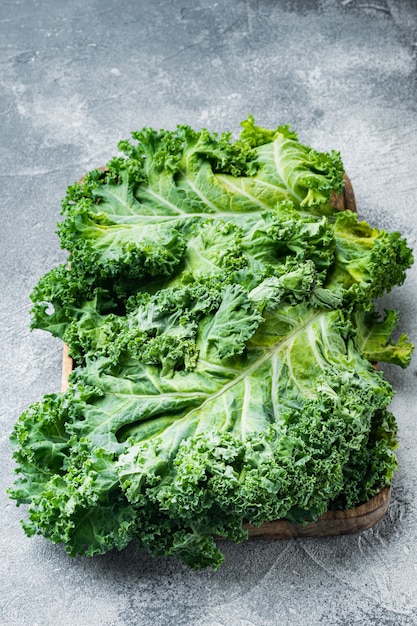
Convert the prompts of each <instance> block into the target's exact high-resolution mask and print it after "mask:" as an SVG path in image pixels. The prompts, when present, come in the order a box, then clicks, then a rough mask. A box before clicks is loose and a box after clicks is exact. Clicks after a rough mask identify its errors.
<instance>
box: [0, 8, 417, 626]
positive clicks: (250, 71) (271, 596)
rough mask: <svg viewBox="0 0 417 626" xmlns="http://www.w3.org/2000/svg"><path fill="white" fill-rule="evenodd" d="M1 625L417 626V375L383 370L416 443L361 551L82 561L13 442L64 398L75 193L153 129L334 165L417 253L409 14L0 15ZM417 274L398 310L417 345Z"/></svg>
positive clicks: (325, 542)
mask: <svg viewBox="0 0 417 626" xmlns="http://www.w3.org/2000/svg"><path fill="white" fill-rule="evenodd" d="M0 50H1V58H0V115H1V124H0V129H1V130H0V133H1V141H0V177H1V185H2V187H1V191H2V193H1V197H0V211H1V213H0V214H1V230H0V237H1V247H0V255H1V260H0V266H1V268H2V269H1V274H0V280H1V296H2V297H1V305H0V322H1V326H0V333H1V377H0V412H1V419H0V446H1V452H0V454H1V457H0V458H1V471H0V487H1V489H0V520H1V532H0V586H1V593H0V623H1V624H2V625H5V626H6V625H7V626H8V625H12V624H13V625H19V626H20V625H22V626H23V625H26V624H27V625H30V626H35V625H37V624H39V625H40V624H42V625H43V626H48V625H55V624H58V623H59V624H63V625H64V626H66V625H68V626H72V625H74V626H78V625H79V626H96V625H97V626H110V625H111V626H130V625H142V624H145V625H147V624H150V625H153V626H170V625H172V624H175V625H177V626H183V625H184V626H185V625H187V626H191V625H196V626H255V625H256V626H272V625H278V624H279V625H281V624H282V625H285V626H286V625H289V626H290V625H291V626H292V625H294V626H304V625H309V626H310V625H315V624H332V625H333V624H334V625H340V626H345V625H354V624H358V625H361V626H368V625H369V626H373V625H374V624H378V625H383V626H388V625H392V626H397V625H399V626H403V625H404V626H405V625H407V626H409V625H412V624H417V500H416V491H415V484H416V479H415V477H416V473H417V452H416V451H417V434H416V433H417V429H416V426H415V425H416V413H417V409H416V406H417V393H416V382H417V378H416V376H417V365H416V360H415V359H414V360H413V362H412V364H411V366H410V367H409V369H408V370H406V371H405V372H403V371H402V370H399V369H397V368H395V367H385V368H384V371H385V373H386V376H387V377H388V378H389V380H390V381H391V382H392V383H393V385H394V386H395V388H396V389H397V395H396V397H395V399H394V402H393V405H392V410H393V411H394V413H395V414H396V416H397V420H398V423H399V431H400V440H401V443H400V447H399V451H398V458H399V464H400V469H399V471H398V473H397V475H396V477H395V483H394V490H393V497H392V502H391V505H390V508H389V511H388V514H387V516H386V517H385V518H384V520H383V521H382V522H381V523H380V524H379V525H378V526H377V527H376V528H374V529H372V530H370V531H367V532H365V533H363V534H362V535H360V536H352V537H340V538H332V539H303V540H291V541H277V542H263V541H252V542H248V543H246V544H243V545H239V546H235V545H226V546H225V548H224V549H225V552H226V563H225V564H224V566H223V567H222V568H221V569H220V570H219V571H218V572H216V573H213V572H211V571H203V572H192V571H189V570H188V569H186V568H185V567H184V566H183V565H181V564H179V563H177V562H176V561H174V560H171V559H163V558H159V559H151V558H150V557H148V556H147V555H146V554H144V553H143V552H141V551H139V550H138V549H137V548H135V546H131V547H130V548H128V549H127V550H125V551H124V552H123V553H112V554H108V555H106V556H103V557H100V558H95V559H90V560H88V559H79V560H71V559H70V558H69V557H67V556H66V555H65V554H64V553H63V551H62V549H61V548H60V547H58V546H54V545H52V544H50V543H48V542H46V541H45V540H43V539H42V538H33V539H28V538H26V537H25V536H24V534H23V531H22V530H21V528H20V525H19V519H20V517H22V515H24V511H22V510H19V509H16V508H15V506H14V504H13V503H12V502H10V501H8V499H7V496H6V494H5V490H6V488H7V486H9V485H10V484H11V483H12V481H13V463H12V460H11V458H10V450H9V446H8V437H9V433H10V430H11V428H12V426H13V424H14V422H15V420H16V419H17V417H18V416H19V414H20V413H21V412H22V410H24V409H25V408H26V407H27V406H28V404H30V403H32V402H34V401H36V400H37V399H39V398H40V397H41V395H42V394H43V393H46V392H49V391H55V390H57V389H58V388H59V385H60V366H61V346H60V345H59V342H57V341H55V340H54V339H52V338H50V337H49V336H48V335H46V334H44V333H41V332H36V331H35V332H33V333H30V332H29V309H30V301H29V293H30V291H31V289H32V287H33V286H34V284H35V282H36V281H37V279H38V278H39V277H40V276H41V275H42V274H44V273H45V272H46V271H47V270H49V269H50V268H51V267H52V266H53V265H55V264H56V263H57V262H58V261H61V260H63V259H64V253H63V252H62V251H61V250H60V249H59V243H58V239H57V237H56V235H55V225H56V222H57V220H58V218H59V211H60V199H61V198H62V196H63V194H64V192H65V189H66V187H67V185H68V184H70V183H72V182H73V181H74V180H76V179H77V178H79V177H80V176H81V175H82V174H83V173H84V172H85V171H86V170H88V169H92V168H93V167H96V166H98V165H101V164H103V163H105V162H106V161H107V160H108V158H109V157H110V156H112V155H113V154H114V153H115V152H116V150H117V148H116V146H117V142H118V140H119V139H121V138H125V137H128V136H129V133H130V131H131V130H133V129H136V128H141V127H142V126H155V127H158V128H159V127H164V128H173V127H175V125H176V124H177V123H189V124H190V125H192V126H194V127H196V128H199V127H201V126H205V127H207V128H209V129H210V130H218V131H222V130H225V129H232V130H234V131H236V132H238V130H239V122H240V121H241V120H242V119H244V118H245V117H246V116H247V114H248V113H252V114H253V115H254V116H255V118H256V120H257V122H258V123H260V124H262V125H265V126H271V127H272V126H276V125H277V124H278V123H290V124H291V125H292V126H293V127H294V128H295V129H296V130H297V131H298V133H299V136H300V139H301V140H302V141H305V142H306V143H310V144H312V145H314V146H315V147H317V148H322V149H332V148H335V149H338V150H340V151H341V153H342V157H343V160H344V163H345V166H346V170H347V172H348V173H349V176H350V178H351V180H352V182H353V186H354V189H355V192H356V199H357V204H358V210H359V213H360V215H361V216H362V217H364V218H365V219H367V220H368V221H370V222H371V223H373V224H375V225H376V226H378V227H382V228H387V229H390V230H401V231H402V232H403V233H404V234H406V235H407V236H408V239H409V243H410V245H411V246H413V247H415V243H416V233H417V226H416V219H415V215H416V201H417V191H416V190H417V183H416V165H417V86H416V54H417V3H416V2H415V1H413V0H376V1H375V2H366V1H365V0H362V1H360V0H322V1H317V2H314V1H309V0H294V1H292V2H291V1H286V2H284V1H283V2H271V1H269V0H219V1H218V2H202V1H199V0H197V1H194V0H184V1H180V0H165V1H163V2H162V1H161V2H158V1H154V0H137V1H133V0H118V1H116V0H85V1H83V2H82V1H81V0H68V1H67V2H57V1H55V0H39V1H35V2H33V1H30V0H21V1H18V0H2V3H1V7H0ZM416 273H417V268H414V269H412V270H411V271H410V272H409V275H408V279H407V281H406V284H405V285H404V286H403V287H402V288H400V289H397V290H396V291H395V292H394V293H392V294H390V295H389V296H387V297H386V298H385V299H384V301H383V302H382V304H381V305H382V306H385V307H395V308H398V309H399V310H400V312H401V330H402V331H404V332H407V333H408V334H410V335H411V337H412V338H413V339H414V341H416V340H417V315H416V306H417V305H416V302H417V281H416V278H417V276H416Z"/></svg>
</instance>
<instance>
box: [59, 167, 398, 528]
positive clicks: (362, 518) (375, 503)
mask: <svg viewBox="0 0 417 626" xmlns="http://www.w3.org/2000/svg"><path fill="white" fill-rule="evenodd" d="M344 178H345V185H344V187H343V191H342V193H341V194H340V195H336V194H334V195H333V196H332V198H331V204H332V205H333V206H334V207H336V208H338V209H340V210H341V211H344V210H350V211H356V202H355V196H354V193H353V188H352V185H351V182H350V180H349V178H348V176H346V175H345V177H344ZM73 368H74V363H73V360H72V358H71V357H70V356H69V355H68V347H67V346H64V351H63V358H62V391H66V389H68V377H69V375H70V373H71V371H72V370H73ZM390 497H391V487H385V489H383V490H382V491H380V492H379V493H378V494H377V495H376V496H374V497H373V498H371V500H369V501H368V502H365V503H364V504H361V505H360V506H357V507H356V508H354V509H350V510H348V511H327V512H326V513H325V514H324V515H322V516H321V517H320V518H319V519H318V520H317V521H315V522H310V523H308V524H295V523H292V522H289V521H287V520H275V521H271V522H265V523H263V524H261V525H260V526H258V527H256V526H253V524H244V528H245V529H246V530H247V531H248V535H249V537H250V538H258V539H259V538H262V539H289V538H291V537H325V536H335V535H350V534H354V533H359V532H362V531H364V530H367V529H368V528H371V527H372V526H374V525H375V524H376V523H377V522H379V521H380V520H381V519H382V518H383V516H384V515H385V513H386V511H387V509H388V506H389V502H390Z"/></svg>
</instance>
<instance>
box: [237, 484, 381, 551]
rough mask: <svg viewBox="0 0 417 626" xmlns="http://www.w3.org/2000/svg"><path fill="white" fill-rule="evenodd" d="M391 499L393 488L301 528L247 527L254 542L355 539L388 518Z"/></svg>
mask: <svg viewBox="0 0 417 626" xmlns="http://www.w3.org/2000/svg"><path fill="white" fill-rule="evenodd" d="M390 499H391V487H390V486H389V487H384V488H383V489H382V490H381V491H380V492H379V493H377V494H376V495H375V496H374V497H373V498H371V499H370V500H368V502H365V503H364V504H361V505H359V506H357V507H355V508H354V509H349V510H347V511H341V510H336V511H326V513H325V514H324V515H322V516H321V517H320V518H319V519H318V520H317V521H315V522H310V523H308V524H297V523H294V522H289V521H288V520H275V521H271V522H264V523H263V524H261V525H260V526H254V525H253V524H244V528H245V530H247V531H248V536H249V538H251V539H291V538H294V537H331V536H339V535H353V534H356V533H360V532H363V531H364V530H368V529H369V528H372V527H373V526H375V524H377V523H378V522H379V521H380V520H381V519H382V518H383V517H384V515H385V513H386V512H387V510H388V506H389V503H390Z"/></svg>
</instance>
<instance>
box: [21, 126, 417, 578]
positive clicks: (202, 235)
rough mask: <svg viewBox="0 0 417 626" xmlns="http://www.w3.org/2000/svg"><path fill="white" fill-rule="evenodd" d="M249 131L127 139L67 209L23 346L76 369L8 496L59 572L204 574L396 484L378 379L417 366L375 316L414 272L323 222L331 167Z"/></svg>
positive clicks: (392, 429)
mask: <svg viewBox="0 0 417 626" xmlns="http://www.w3.org/2000/svg"><path fill="white" fill-rule="evenodd" d="M242 126H243V130H242V132H241V135H240V137H239V139H238V140H236V141H232V139H231V135H230V134H227V133H226V134H223V135H220V136H218V135H216V134H213V133H209V132H208V131H206V130H202V131H200V132H195V131H193V130H192V129H191V128H189V127H186V126H180V127H178V128H177V129H176V130H175V131H159V132H157V131H154V130H152V129H144V130H142V131H140V132H135V133H133V134H132V135H133V139H134V140H135V143H134V144H133V143H132V144H131V143H129V142H127V141H123V142H121V143H120V148H121V150H122V151H123V152H124V153H125V156H124V157H115V158H113V159H112V160H111V161H110V162H109V163H108V166H107V168H106V170H105V171H100V170H94V171H93V172H90V173H89V174H88V175H87V176H86V177H85V179H84V180H83V182H81V183H76V184H74V185H73V186H71V187H69V189H68V191H67V195H66V197H65V199H64V201H63V221H62V222H61V224H60V225H59V229H58V232H59V236H60V238H61V243H62V246H63V248H66V249H67V250H68V251H69V253H70V264H69V265H61V266H59V267H57V268H54V269H52V270H51V271H50V272H49V273H48V274H47V275H46V276H44V277H43V278H42V279H41V280H40V281H39V283H38V285H37V286H36V287H35V289H34V291H33V294H32V300H33V303H34V306H33V319H32V326H33V327H34V328H42V329H45V330H48V331H49V332H51V333H52V334H54V335H55V336H57V337H60V338H61V339H62V340H63V341H65V342H66V343H67V344H68V345H69V350H70V353H71V355H72V356H73V357H74V359H75V361H76V364H77V367H76V368H75V370H74V372H73V373H72V375H71V378H70V386H69V389H68V390H67V391H66V392H62V393H56V394H50V395H47V396H45V397H44V398H43V400H41V401H40V402H38V403H36V404H34V405H33V406H31V407H29V408H28V409H27V410H26V411H25V412H24V414H23V415H22V416H21V418H20V419H19V421H18V422H17V424H16V426H15V428H14V430H13V433H12V436H11V441H12V446H13V450H14V458H15V460H16V462H17V465H18V468H17V472H18V473H19V477H18V479H17V480H16V483H15V485H14V487H13V488H12V489H11V490H10V494H11V496H12V497H13V498H14V499H15V500H16V501H17V503H18V504H21V503H25V504H27V505H28V519H27V520H26V521H25V522H23V524H24V528H25V531H26V532H27V534H28V535H32V534H36V533H38V534H42V535H44V536H45V537H48V538H50V539H51V540H52V541H54V542H60V543H63V544H64V545H65V547H66V550H67V551H68V553H69V554H71V555H74V556H75V555H78V554H86V555H94V554H100V553H104V552H106V551H107V550H110V549H112V548H117V549H122V548H124V547H125V546H126V545H127V544H128V543H129V542H131V541H136V542H138V543H139V544H140V545H141V546H143V547H144V548H146V549H148V550H149V552H150V553H151V554H154V555H162V554H164V555H174V556H177V557H179V558H181V559H182V560H183V561H184V562H185V563H187V564H188V565H190V566H191V567H193V568H199V567H206V566H211V567H213V568H216V567H218V566H219V565H220V564H221V562H222V559H223V556H222V554H221V552H220V550H219V548H218V546H217V545H216V541H215V536H221V537H225V538H228V539H231V540H233V541H241V540H243V539H244V538H245V537H246V533H245V531H244V530H243V529H242V522H243V521H250V522H252V523H253V524H261V523H263V522H264V521H268V520H273V519H277V518H286V519H289V520H291V521H297V522H308V521H311V520H315V519H317V517H319V516H320V515H321V514H322V513H324V511H326V510H327V509H329V508H336V507H342V508H350V507H354V506H356V505H357V504H359V503H361V502H364V501H366V500H367V499H369V498H370V497H371V496H372V495H374V494H375V493H377V492H378V491H379V490H380V489H381V488H382V487H384V486H385V485H388V484H390V482H391V479H392V475H393V472H394V471H395V469H396V458H395V454H394V452H393V450H394V449H395V447H396V424H395V420H394V418H393V416H392V415H391V413H389V411H388V406H389V403H390V401H391V399H392V396H393V390H392V388H391V386H390V385H389V383H388V382H387V381H386V380H384V378H383V375H382V373H381V372H380V371H377V370H376V369H375V367H374V365H373V362H374V361H387V362H391V363H397V364H399V365H400V366H402V367H406V366H407V365H408V364H409V361H410V358H411V353H412V349H413V346H412V344H411V343H410V342H409V341H408V339H407V337H406V336H405V335H401V336H400V338H399V339H398V341H396V342H395V341H394V340H393V339H392V335H393V333H394V331H395V328H396V326H397V323H398V315H397V313H396V312H393V311H388V312H387V313H386V316H385V318H383V319H382V320H381V319H380V317H379V314H377V313H376V311H375V307H374V300H375V299H376V298H378V297H379V296H381V295H382V294H383V293H385V292H386V291H388V290H389V289H391V288H392V287H393V286H394V285H400V284H401V283H402V282H403V280H404V278H405V272H406V270H407V268H408V267H409V266H410V265H411V263H412V262H413V258H412V254H411V251H410V249H409V248H408V247H407V245H406V242H405V240H404V239H403V238H402V237H401V236H400V235H399V234H398V233H387V232H385V231H383V230H378V229H376V228H372V227H371V226H369V225H368V224H367V223H365V222H360V221H359V220H358V217H357V215H356V214H355V213H352V212H350V211H345V212H340V211H338V210H337V209H335V208H334V207H333V206H332V198H333V197H334V194H338V193H340V192H341V190H342V187H343V176H344V171H343V165H342V162H341V159H340V155H339V154H338V153H336V152H331V153H320V152H318V151H316V150H314V149H312V148H310V147H308V146H305V145H302V144H301V143H300V142H299V141H298V139H297V136H296V135H295V133H294V132H293V131H291V130H290V129H289V128H288V127H286V126H279V127H278V128H277V129H276V130H267V129H264V128H260V127H258V126H256V125H255V122H254V120H253V118H252V117H249V118H248V119H247V120H245V121H244V122H243V123H242Z"/></svg>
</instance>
